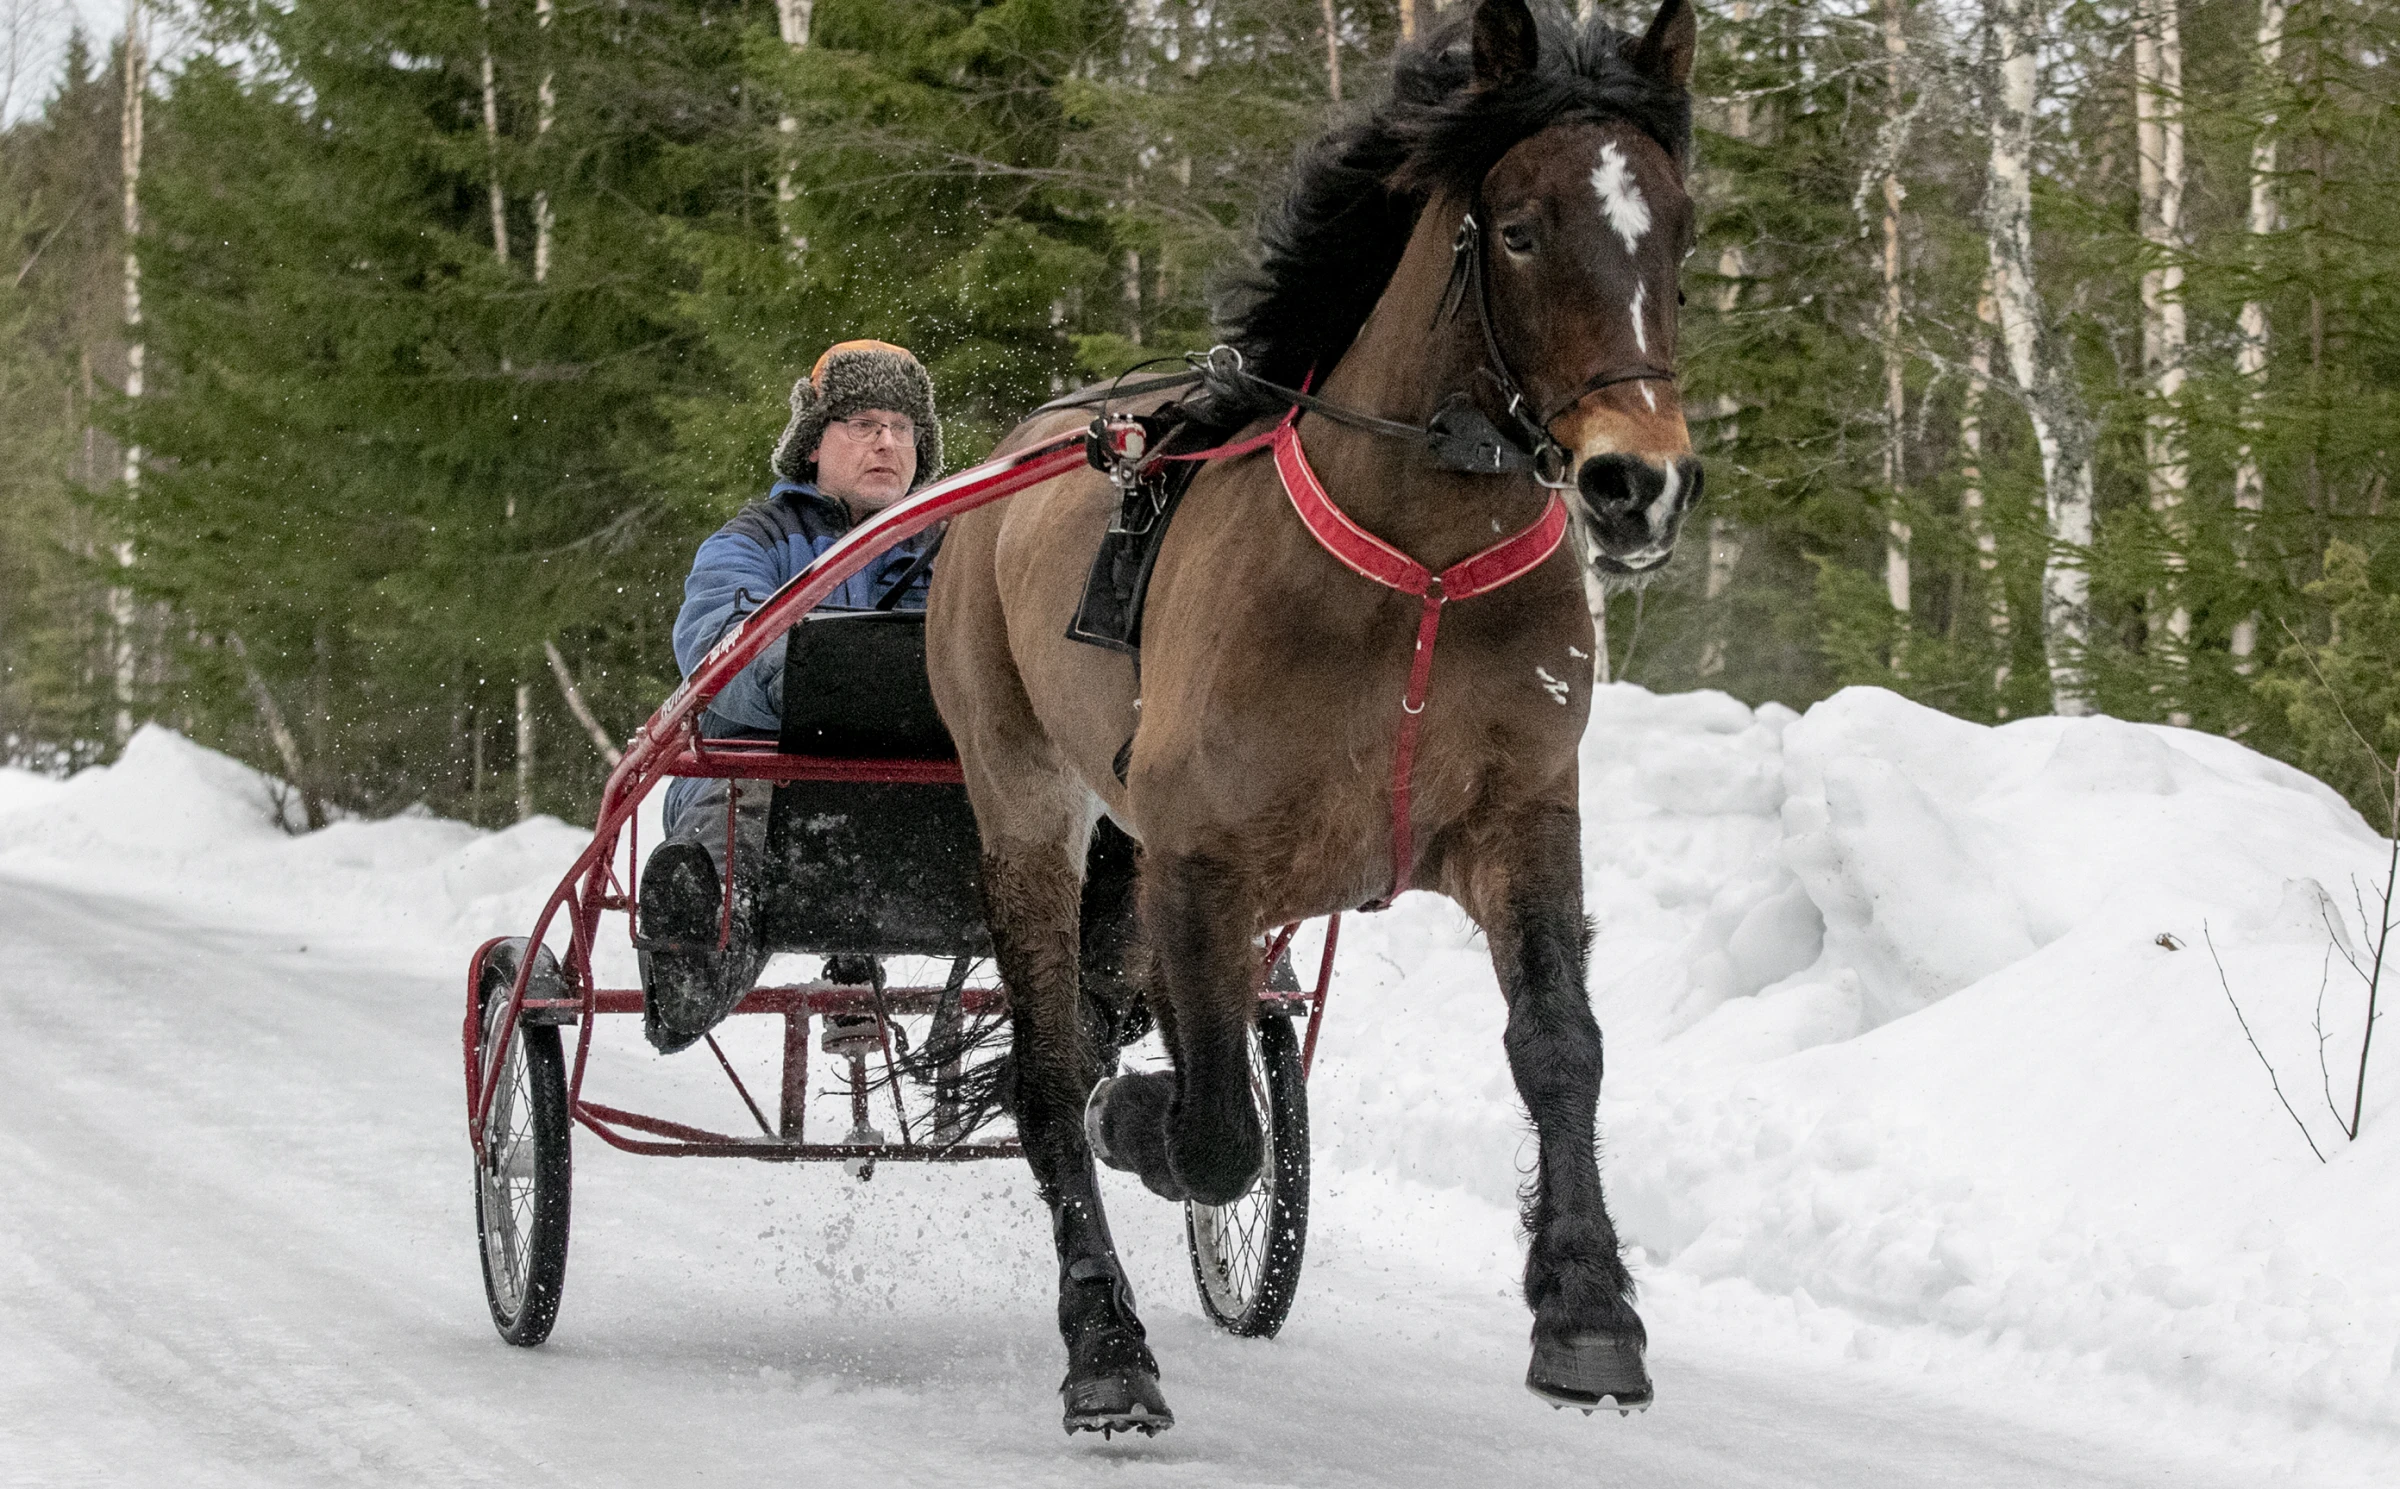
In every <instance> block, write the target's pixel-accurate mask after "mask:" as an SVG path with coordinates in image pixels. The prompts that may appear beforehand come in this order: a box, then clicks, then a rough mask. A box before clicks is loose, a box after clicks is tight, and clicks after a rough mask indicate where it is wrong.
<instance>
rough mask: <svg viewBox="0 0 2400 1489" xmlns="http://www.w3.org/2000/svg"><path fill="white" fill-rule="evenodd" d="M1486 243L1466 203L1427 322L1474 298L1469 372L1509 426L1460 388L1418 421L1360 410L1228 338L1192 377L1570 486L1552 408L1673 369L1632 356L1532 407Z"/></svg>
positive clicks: (1489, 467)
mask: <svg viewBox="0 0 2400 1489" xmlns="http://www.w3.org/2000/svg"><path fill="white" fill-rule="evenodd" d="M1486 251H1487V250H1486V249H1485V247H1484V243H1483V226H1482V223H1481V222H1480V221H1479V220H1478V218H1477V216H1476V211H1475V208H1473V207H1470V208H1468V210H1467V211H1466V213H1465V214H1464V215H1463V216H1461V217H1460V219H1459V223H1458V233H1457V235H1456V236H1455V237H1454V238H1453V239H1452V240H1451V244H1450V280H1449V283H1448V284H1447V285H1446V286H1445V287H1444V288H1443V290H1442V298H1441V302H1440V304H1438V305H1437V306H1436V307H1435V308H1434V315H1433V324H1434V325H1436V326H1439V325H1441V324H1442V323H1443V322H1444V321H1447V320H1449V319H1451V318H1452V317H1454V316H1456V315H1457V314H1458V313H1459V311H1460V309H1461V308H1463V307H1464V306H1466V305H1467V304H1469V303H1470V302H1471V303H1472V304H1473V305H1474V307H1475V319H1476V323H1477V326H1478V328H1479V329H1480V330H1481V331H1482V333H1483V365H1482V366H1480V367H1478V368H1477V369H1476V374H1477V375H1478V376H1481V377H1484V378H1487V379H1489V380H1490V382H1491V383H1492V385H1493V388H1494V389H1495V391H1497V392H1498V393H1499V395H1500V400H1501V406H1502V408H1504V409H1505V410H1506V417H1507V418H1508V420H1509V422H1510V423H1511V424H1513V425H1514V426H1515V428H1514V429H1513V430H1509V429H1502V428H1500V427H1499V426H1497V425H1495V424H1493V423H1492V421H1491V420H1490V419H1489V418H1487V417H1485V415H1484V413H1483V410H1482V409H1481V408H1479V407H1477V406H1476V403H1475V399H1474V396H1473V395H1472V394H1470V393H1467V392H1465V391H1464V390H1461V391H1458V392H1454V393H1452V394H1450V395H1449V396H1448V397H1446V398H1444V399H1443V400H1442V403H1441V406H1440V407H1439V408H1437V409H1435V410H1434V414H1433V417H1432V418H1431V419H1428V420H1427V421H1426V422H1425V423H1423V424H1408V423H1403V422H1401V421H1399V420H1397V419H1385V418H1380V417H1378V416H1376V415H1374V414H1369V413H1363V412H1361V411H1359V410H1357V409H1354V408H1347V407H1344V406H1343V405H1341V404H1338V403H1334V402H1332V401H1330V400H1328V399H1324V398H1320V397H1317V396H1316V395H1314V394H1312V393H1309V392H1308V391H1306V390H1305V389H1303V388H1287V387H1284V386H1282V385H1281V384H1278V383H1272V382H1269V381H1267V379H1265V378H1263V377H1260V376H1259V375H1258V374H1257V373H1255V372H1252V371H1250V370H1249V368H1248V367H1246V366H1244V365H1243V362H1242V354H1241V353H1240V352H1239V351H1238V350H1236V349H1235V348H1233V347H1230V346H1215V347H1211V348H1210V349H1209V351H1208V353H1207V356H1206V357H1205V358H1204V359H1202V360H1201V361H1200V364H1199V366H1198V367H1197V368H1196V369H1195V370H1196V372H1197V373H1198V377H1199V380H1200V381H1202V382H1204V383H1212V384H1216V385H1218V386H1220V387H1223V388H1225V389H1227V390H1228V391H1232V390H1236V389H1253V390H1256V391H1257V392H1262V393H1266V394H1268V395H1270V396H1272V397H1274V398H1276V399H1278V400H1280V401H1281V402H1283V403H1285V404H1288V405H1292V406H1294V407H1298V408H1303V409H1306V410H1308V411H1309V412H1310V413H1314V414H1321V415H1323V416H1324V417H1325V418H1328V419H1331V420H1332V421H1334V422H1335V423H1337V424H1346V425H1348V426H1350V427H1351V428H1353V429H1361V430H1364V431H1366V432H1367V433H1369V434H1376V435H1382V436H1384V437H1386V438H1389V439H1399V440H1407V441H1409V442H1411V443H1413V444H1419V445H1422V446H1424V447H1425V448H1426V449H1428V450H1430V451H1431V452H1432V454H1433V457H1434V459H1435V461H1436V462H1437V463H1439V464H1440V465H1442V466H1443V467H1445V468H1447V469H1450V470H1456V471H1464V472H1467V473H1469V474H1472V475H1482V476H1496V475H1508V474H1512V473H1515V472H1520V471H1522V472H1527V473H1530V474H1531V475H1532V476H1533V478H1534V480H1535V481H1537V482H1539V483H1540V484H1541V485H1543V486H1547V487H1550V488H1551V489H1553V490H1565V489H1567V488H1569V487H1572V486H1573V485H1574V484H1575V482H1574V479H1573V477H1572V474H1571V472H1572V469H1573V466H1574V456H1573V453H1572V452H1571V451H1569V450H1568V449H1567V447H1566V446H1564V445H1562V444H1560V443H1559V442H1558V438H1557V436H1555V435H1553V434H1552V433H1551V432H1550V426H1551V425H1552V424H1553V423H1555V422H1557V420H1558V418H1559V416H1560V415H1562V414H1564V413H1566V412H1567V410H1569V409H1571V408H1573V407H1574V406H1575V405H1576V404H1578V403H1581V402H1582V401H1583V400H1584V399H1585V398H1587V397H1589V396H1591V395H1592V394H1594V393H1597V392H1599V391H1600V390H1601V389H1603V388H1613V387H1615V386H1617V385H1618V384H1619V383H1637V382H1663V383H1667V384H1670V385H1672V384H1673V383H1674V382H1675V373H1674V372H1673V371H1672V370H1671V369H1669V368H1665V367H1661V366H1659V365H1658V364H1656V363H1653V362H1637V363H1633V364H1630V365H1627V366H1624V367H1618V368H1613V369H1610V370H1608V371H1605V372H1599V373H1595V374H1593V375H1592V376H1591V377H1589V378H1586V379H1585V380H1584V382H1583V385H1582V386H1581V387H1579V388H1577V389H1575V391H1574V392H1572V393H1570V394H1568V395H1567V396H1566V397H1565V398H1563V399H1561V400H1559V402H1558V403H1557V404H1556V405H1555V406H1553V407H1552V408H1550V409H1549V410H1548V411H1547V412H1537V411H1536V409H1537V405H1535V403H1534V402H1533V400H1532V399H1531V398H1530V397H1528V396H1527V395H1526V392H1525V385H1524V383H1523V382H1522V381H1521V380H1519V378H1518V377H1517V374H1516V370H1515V369H1514V368H1512V367H1511V366H1509V362H1508V354H1507V352H1505V351H1503V350H1502V349H1501V346H1500V335H1499V331H1498V329H1497V328H1496V326H1495V324H1494V321H1493V317H1492V287H1491V275H1490V272H1489V271H1488V270H1486V269H1485V268H1484V255H1485V253H1486Z"/></svg>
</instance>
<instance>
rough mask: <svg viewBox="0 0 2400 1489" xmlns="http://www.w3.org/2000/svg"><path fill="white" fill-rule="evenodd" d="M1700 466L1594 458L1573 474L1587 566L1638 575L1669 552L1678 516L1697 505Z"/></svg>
mask: <svg viewBox="0 0 2400 1489" xmlns="http://www.w3.org/2000/svg"><path fill="white" fill-rule="evenodd" d="M1700 485H1701V472H1700V462H1699V461H1698V460H1697V459H1696V458H1694V457H1692V456H1690V455H1681V456H1674V457H1670V458H1669V459H1668V460H1667V461H1666V462H1665V463H1663V464H1653V463H1652V462H1650V461H1648V460H1645V459H1643V458H1642V457H1641V456H1639V455H1595V456H1593V457H1591V458H1590V459H1588V460H1586V461H1584V462H1583V464H1582V466H1581V467H1579V468H1578V469H1577V471H1576V473H1575V494H1576V495H1577V496H1578V497H1579V498H1581V500H1582V503H1583V517H1584V522H1585V524H1586V526H1587V528H1588V529H1589V531H1590V533H1591V537H1592V561H1593V562H1594V563H1595V564H1597V565H1598V566H1599V567H1600V568H1601V569H1602V570H1603V571H1605V572H1609V573H1617V574H1642V573H1647V572H1648V571H1650V570H1652V569H1655V568H1657V567H1658V566H1659V565H1660V564H1663V563H1665V562H1666V561H1667V558H1668V556H1669V555H1671V554H1672V553H1673V552H1674V551H1675V534H1676V530H1677V529H1678V528H1679V527H1680V526H1681V525H1682V523H1683V514H1684V513H1686V512H1688V511H1690V510H1691V509H1692V507H1693V506H1694V505H1696V504H1697V503H1698V502H1699V500H1700Z"/></svg>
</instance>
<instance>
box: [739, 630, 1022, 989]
mask: <svg viewBox="0 0 2400 1489" xmlns="http://www.w3.org/2000/svg"><path fill="white" fill-rule="evenodd" d="M784 647H785V649H784V663H783V698H784V704H783V733H782V736H781V740H780V745H779V747H780V748H781V749H782V750H783V751H784V752H785V753H786V754H798V755H817V756H830V757H833V758H836V759H849V760H947V759H950V758H952V757H953V756H954V755H955V754H956V751H955V750H954V749H953V748H952V746H951V743H950V734H949V731H948V730H946V729H944V728H943V727H942V717H941V714H940V712H939V711H938V710H937V709H935V707H934V703H933V688H932V685H931V684H930V683H929V682H928V681H927V679H926V676H925V615H924V612H922V611H909V610H891V611H836V612H831V613H820V614H816V615H812V616H810V617H808V618H807V619H806V620H804V621H802V622H801V623H800V624H798V625H796V626H794V627H792V631H791V636H790V639H788V640H787V641H786V642H785V643H784ZM767 858H768V862H769V863H770V864H771V865H772V866H773V868H772V880H771V886H772V887H771V888H769V889H768V890H767V892H766V893H765V894H763V895H762V896H761V905H762V910H763V919H764V924H763V925H762V927H761V929H762V931H763V933H764V935H765V938H766V943H767V944H768V945H771V946H773V947H774V948H776V949H777V950H779V951H809V952H874V953H880V954H893V955H918V956H943V957H955V956H988V955H990V953H991V946H992V938H991V932H990V931H989V930H987V929H986V928H985V926H984V923H983V893H982V888H981V881H980V877H979V874H978V865H979V862H980V860H981V858H982V839H981V838H980V837H979V836H978V835H977V833H976V831H975V814H974V811H973V810H972V809H971V808H970V807H969V806H968V804H967V791H966V788H965V787H964V786H958V785H949V784H922V785H920V784H905V783H893V782H882V781H786V782H784V783H783V784H782V785H780V786H778V787H776V788H775V804H774V807H773V809H772V810H771V812H770V814H769V816H768V819H767Z"/></svg>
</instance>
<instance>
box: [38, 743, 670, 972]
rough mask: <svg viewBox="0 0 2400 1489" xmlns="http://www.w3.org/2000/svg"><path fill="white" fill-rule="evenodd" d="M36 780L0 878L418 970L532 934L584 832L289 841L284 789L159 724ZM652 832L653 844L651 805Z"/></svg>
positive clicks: (446, 824) (379, 833)
mask: <svg viewBox="0 0 2400 1489" xmlns="http://www.w3.org/2000/svg"><path fill="white" fill-rule="evenodd" d="M20 774H21V773H20ZM42 786H43V788H45V789H38V790H36V791H34V792H32V793H29V794H28V795H26V796H23V797H18V798H13V799H15V800H16V801H17V802H18V803H19V805H18V809H17V810H14V811H10V810H8V804H9V802H10V800H11V799H12V798H10V797H7V796H4V795H0V871H4V870H8V869H16V870H19V871H21V872H27V873H30V874H38V875H39V876H40V877H42V878H44V879H48V880H50V881H52V882H60V883H67V884H72V885H75V886H77V887H79V888H86V889H94V890H100V891H103V892H112V893H116V894H122V895H129V896H134V897H141V898H153V897H164V898H167V899H171V900H172V901H174V902H175V903H176V904H178V906H180V907H181V908H183V909H185V910H186V911H188V912H191V913H194V914H197V915H203V916H207V917H211V918H214V919H217V920H219V921H222V922H226V923H231V924H238V925H243V926H277V927H281V928H284V929H286V930H289V931H291V932H293V933H294V934H297V935H301V936H303V937H306V936H308V935H317V936H323V937H331V938H350V939H359V940H366V941H373V942H378V943H388V944H389V948H390V952H391V954H392V955H394V956H395V957H397V958H399V959H400V963H401V965H405V966H411V967H421V966H425V965H438V966H441V967H444V968H449V967H454V966H463V965H464V961H463V958H464V957H465V955H466V952H467V951H468V950H470V949H471V948H472V947H473V946H474V945H475V944H476V942H478V941H480V940H482V939H483V938H484V937H486V936H495V935H505V934H512V933H513V934H522V933H523V932H524V931H526V930H527V929H529V928H530V927H531V924H532V921H533V917H534V916H535V915H537V914H538V913H539V912H540V910H541V906H542V902H543V901H544V900H545V899H546V898H547V897H548V895H549V893H550V890H551V889H552V888H553V887H554V886H555V885H556V883H557V881H558V876H559V874H560V873H561V872H563V871H564V869H565V867H566V865H567V863H568V862H569V861H570V860H571V859H573V857H574V856H575V855H576V854H577V853H579V852H581V851H582V849H583V846H584V844H585V843H586V842H587V841H589V838H590V834H589V832H588V830H587V829H584V828H580V827H571V826H569V825H568V824H566V823H564V822H561V821H559V820H558V819H557V818H555V817H535V818H533V819H532V820H530V821H526V822H521V823H518V824H516V825H515V826H513V827H510V828H508V829H506V830H505V831H500V832H480V831H477V830H476V829H475V828H472V827H469V826H467V825H466V824H465V823H461V822H451V821H445V820H443V819H440V818H436V817H434V816H432V815H431V814H429V813H425V812H421V811H416V812H404V813H402V814H401V815H399V816H397V817H391V818H387V819H385V820H383V821H379V822H369V821H358V820H346V821H340V822H335V823H333V824H332V825H331V826H328V827H325V828H323V829H321V830H319V831H317V832H312V833H308V834H306V835H304V836H294V835H292V834H291V833H288V832H286V831H285V830H284V828H283V827H282V826H281V825H280V823H281V821H282V820H283V817H282V814H283V813H287V812H288V813H290V814H292V815H295V816H296V815H297V813H298V805H297V803H296V802H294V801H292V800H291V799H290V797H289V793H288V792H286V791H285V790H284V789H283V788H282V786H281V784H280V783H279V782H277V781H275V780H273V779H271V778H269V777H267V776H264V775H261V774H259V773H258V772H256V771H253V770H251V769H250V768H249V767H248V766H245V765H243V764H241V763H240V762H238V761H235V760H232V759H229V758H227V757H226V756H223V755H220V754H217V753H216V752H215V751H212V750H208V749H204V748H202V747H201V746H199V745H196V744H193V743H192V742H191V741H190V740H187V739H185V738H184V737H183V736H181V735H179V734H176V733H175V732H173V731H172V730H169V729H164V728H161V727H159V726H157V725H148V726H145V727H144V728H142V729H141V730H140V731H139V732H137V733H136V734H135V735H134V737H133V738H132V740H131V741H129V742H128V743H127V744H126V746H125V751H124V753H123V754H122V755H121V756H120V757H119V758H118V760H117V762H116V763H115V764H114V765H109V766H96V767H93V768H92V769H89V770H85V771H81V772H79V773H77V774H76V775H75V776H73V777H72V778H70V779H69V780H67V781H66V782H65V783H63V784H60V783H55V782H46V781H45V782H43V783H42ZM4 789H6V788H4V787H0V790H4ZM643 838H644V840H645V841H648V842H656V841H657V840H658V832H657V807H656V805H655V804H653V805H652V806H651V807H650V809H649V811H648V812H647V814H646V816H645V821H644V823H643ZM625 960H626V962H627V964H628V965H630V960H631V959H630V956H629V955H628V956H627V957H626V959H625Z"/></svg>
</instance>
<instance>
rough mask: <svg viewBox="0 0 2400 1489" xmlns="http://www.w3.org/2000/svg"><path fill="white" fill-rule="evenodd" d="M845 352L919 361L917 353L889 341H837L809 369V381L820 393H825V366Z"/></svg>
mask: <svg viewBox="0 0 2400 1489" xmlns="http://www.w3.org/2000/svg"><path fill="white" fill-rule="evenodd" d="M845 352H888V353H891V354H892V355H894V356H899V357H906V358H908V360H910V361H911V362H914V361H915V360H917V354H916V353H915V352H912V351H910V350H909V349H908V348H907V347H904V346H894V345H892V344H891V343H890V342H888V341H837V342H835V343H834V344H833V345H831V346H829V347H827V348H825V355H824V356H821V357H819V358H817V365H816V366H814V367H811V368H810V369H808V380H809V382H810V383H812V384H814V385H815V387H816V389H817V391H818V392H820V393H822V392H824V391H825V364H826V363H828V362H830V361H832V360H833V359H834V358H836V357H838V356H841V355H842V354H843V353H845Z"/></svg>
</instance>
